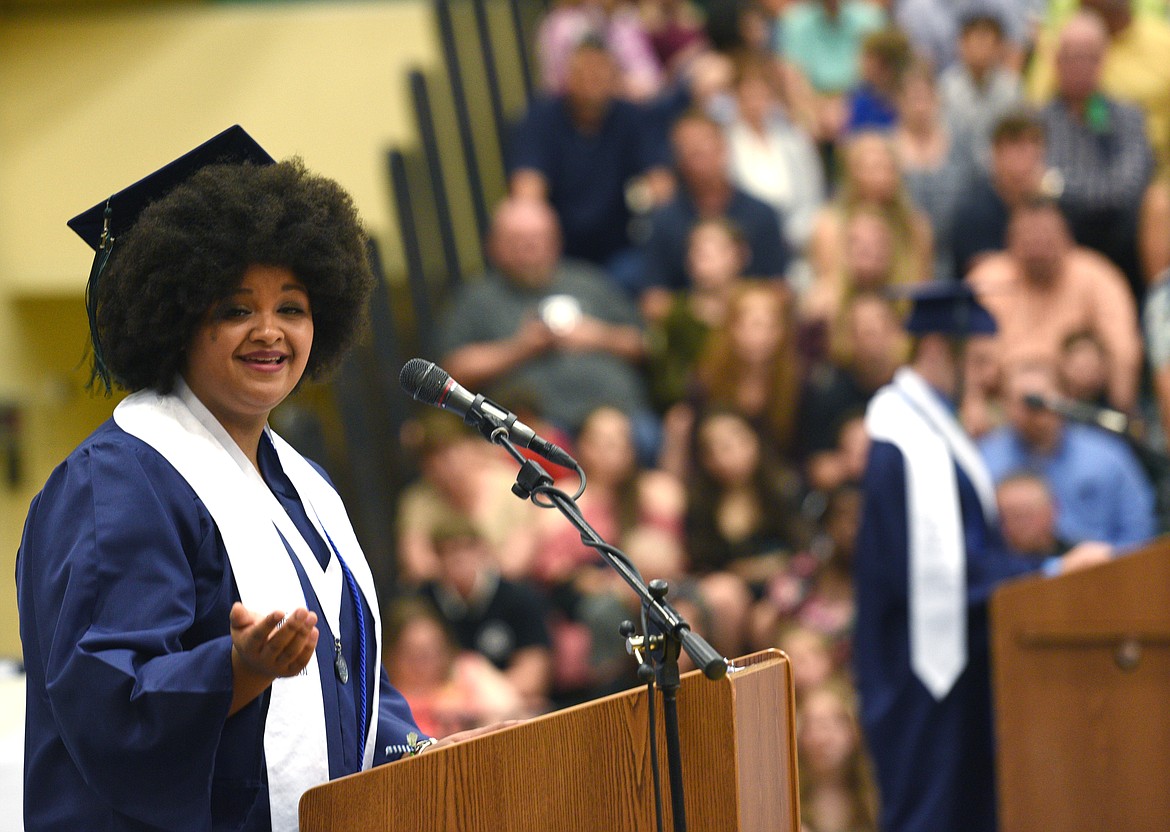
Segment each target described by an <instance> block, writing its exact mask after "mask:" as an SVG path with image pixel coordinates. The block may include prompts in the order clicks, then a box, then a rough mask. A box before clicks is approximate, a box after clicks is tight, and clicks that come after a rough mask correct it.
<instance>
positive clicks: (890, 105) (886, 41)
mask: <svg viewBox="0 0 1170 832" xmlns="http://www.w3.org/2000/svg"><path fill="white" fill-rule="evenodd" d="M913 57H914V53H913V51H912V50H911V48H910V39H909V38H908V37H907V36H906V34H905V33H904V32H903V31H902V30H901V29H898V28H897V27H895V26H890V27H888V28H885V29H879V30H878V31H876V32H870V33H869V34H868V35H866V36H865V40H863V41H862V42H861V83H860V84H859V85H858V86H857V88H856V89H855V90H853V92H852V93H851V94H850V96H849V120H848V121H847V122H846V124H845V130H846V132H854V131H857V130H889V129H892V128H893V127H894V125H896V124H897V122H898V110H897V96H898V91H899V90H900V89H901V85H902V75H903V74H904V73H905V72H906V69H907V68H908V67H909V66H910V62H911V60H912V59H913Z"/></svg>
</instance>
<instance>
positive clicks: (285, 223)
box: [17, 127, 418, 832]
mask: <svg viewBox="0 0 1170 832" xmlns="http://www.w3.org/2000/svg"><path fill="white" fill-rule="evenodd" d="M70 225H71V226H73V227H74V229H75V230H77V231H78V233H80V234H81V235H82V236H83V237H85V238H86V239H87V241H88V242H90V243H91V245H93V246H94V247H95V248H96V249H98V258H97V260H96V261H95V264H94V270H93V272H92V274H91V277H90V285H89V287H88V292H87V301H88V305H89V307H90V314H91V328H92V334H93V355H94V374H95V379H96V380H97V381H99V382H101V383H104V384H105V385H106V387H107V390H108V389H109V383H110V381H111V380H112V381H113V382H114V383H116V384H118V385H119V386H121V387H123V388H126V389H127V390H129V391H131V393H132V395H130V396H129V397H128V398H127V399H126V400H125V401H123V402H122V403H121V404H119V406H118V407H117V409H116V410H115V412H114V416H113V418H112V419H110V420H109V421H107V422H106V423H105V424H103V425H102V426H101V427H99V428H98V429H97V430H96V431H95V432H94V433H93V434H92V435H91V436H90V437H89V438H87V439H86V440H85V441H84V442H82V443H81V445H80V446H78V448H77V449H76V450H74V451H73V453H71V454H70V455H69V457H68V458H67V459H66V460H65V461H64V462H63V463H62V464H61V465H60V466H58V468H57V469H56V470H55V471H54V472H53V473H52V475H51V476H50V478H49V480H48V482H47V483H46V484H45V486H44V489H43V490H42V491H41V493H40V494H39V495H38V496H37V497H36V498H35V499H34V501H33V503H32V506H31V509H30V511H29V515H28V520H27V522H26V525H25V530H24V537H23V540H22V543H21V546H20V551H19V554H18V560H17V594H18V600H19V606H20V632H21V639H22V642H23V645H24V658H25V664H26V667H27V672H28V679H27V685H28V712H27V728H26V745H25V748H26V759H25V800H24V806H25V824H26V828H27V829H28V830H29V832H34V830H48V829H68V830H123V829H126V830H129V829H134V830H144V829H167V830H187V829H191V830H219V829H246V830H269V829H275V830H286V829H295V828H296V825H297V817H296V813H297V801H298V799H299V796H300V794H301V793H302V792H303V791H304V790H305V789H306V788H308V787H310V786H312V785H315V784H317V783H320V782H324V781H325V780H328V779H331V778H335V777H339V776H342V775H345V774H350V773H353V772H357V771H359V770H362V769H365V768H369V767H370V766H372V765H377V764H379V763H381V762H385V761H387V760H392V759H398V758H399V757H401V756H402V755H403V754H404V753H408V752H410V751H412V750H416V749H417V747H418V746H417V744H415V745H413V746H412V743H415V740H416V737H415V736H411V737H410V738H409V739H408V735H411V734H415V732H417V731H418V729H417V726H416V725H415V723H414V720H413V717H412V716H411V714H410V709H409V707H408V706H407V705H406V703H405V701H404V700H403V698H402V697H401V696H400V695H399V694H398V693H397V692H396V691H395V690H393V688H391V687H390V686H389V683H388V682H387V680H386V676H385V673H384V672H383V671H382V670H381V665H380V661H379V656H380V652H381V644H380V636H381V632H380V631H381V624H380V621H379V615H378V606H377V599H376V598H375V595H374V587H373V581H372V578H371V576H370V570H369V567H368V565H367V564H366V562H365V558H364V556H363V555H362V552H361V549H360V547H359V546H358V543H357V540H356V539H355V537H354V533H353V529H352V528H351V526H350V523H349V520H348V518H347V517H346V514H345V510H344V508H343V507H342V505H341V501H340V499H339V498H338V496H337V493H336V492H335V491H334V489H333V487H332V485H331V484H330V482H329V480H328V479H327V478H326V477H325V476H324V474H323V473H322V472H321V471H320V470H319V469H318V468H316V467H315V466H314V465H313V464H312V463H310V462H308V461H307V460H305V459H304V458H303V457H301V456H300V455H299V454H298V453H297V452H296V451H294V450H293V449H292V448H291V447H290V446H289V445H287V443H285V442H284V441H283V440H282V439H281V438H280V437H279V436H277V435H276V434H275V433H273V432H272V431H271V430H270V429H268V427H267V418H268V415H269V413H270V412H271V411H272V409H273V408H274V407H276V406H277V405H278V404H280V402H281V401H282V400H283V399H284V398H285V397H286V396H287V395H288V394H289V393H290V392H292V390H293V389H294V388H295V387H296V386H297V385H298V383H299V382H300V381H301V380H302V378H305V377H317V376H319V375H320V374H321V373H322V372H324V371H325V370H327V369H328V368H329V367H330V366H332V365H333V364H334V363H335V362H336V361H337V360H338V359H339V358H340V357H341V355H342V354H343V352H344V350H345V349H346V348H347V347H348V345H349V344H350V342H351V340H352V339H353V337H354V335H355V333H356V330H357V327H358V323H359V322H360V321H361V320H362V319H363V313H364V309H365V306H366V303H367V301H368V298H369V295H370V291H371V289H372V286H373V277H372V275H371V273H370V271H369V267H368V264H367V259H366V250H365V237H364V235H363V232H362V229H361V226H360V224H359V222H358V218H357V214H356V211H355V209H354V207H353V205H352V202H351V201H350V199H349V197H348V196H347V195H346V194H345V192H344V191H343V190H342V189H341V188H340V187H339V186H338V185H337V184H336V183H334V182H332V181H330V180H327V179H323V178H321V177H318V176H315V175H312V174H310V173H308V172H307V171H306V170H305V169H304V167H303V166H302V165H301V164H300V162H299V161H291V162H283V163H280V164H275V163H273V162H272V159H271V158H270V157H269V156H268V155H267V154H266V153H265V152H264V151H263V150H262V149H261V148H260V147H259V146H258V145H256V144H255V143H254V142H253V141H252V140H251V139H250V138H249V137H248V136H247V134H246V133H244V132H243V131H242V130H240V129H239V128H238V127H236V128H232V129H230V130H228V131H226V132H225V133H223V134H221V135H220V136H217V137H216V138H215V139H213V140H211V141H210V142H208V143H206V144H205V145H202V146H200V147H199V148H196V150H194V151H192V152H191V153H189V154H187V155H186V156H184V157H182V158H180V159H179V160H176V161H175V162H173V163H171V164H170V165H168V166H167V167H165V168H163V169H162V170H160V171H157V172H156V173H154V174H152V175H151V176H149V177H147V178H146V179H145V180H142V181H141V182H139V183H137V184H136V185H134V186H132V187H131V188H129V189H127V190H126V191H123V192H120V193H118V194H115V195H114V196H112V197H110V199H109V200H108V201H106V202H105V203H103V204H101V205H99V206H97V207H96V208H95V209H93V210H91V211H90V212H86V213H85V214H82V215H80V216H79V217H77V218H75V219H74V220H73V221H71V223H70Z"/></svg>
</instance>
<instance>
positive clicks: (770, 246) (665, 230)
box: [644, 110, 789, 289]
mask: <svg viewBox="0 0 1170 832" xmlns="http://www.w3.org/2000/svg"><path fill="white" fill-rule="evenodd" d="M671 146H672V148H673V150H674V164H675V168H676V169H677V172H678V179H679V181H678V188H677V191H676V193H675V196H674V198H673V199H672V200H671V201H670V202H668V203H666V204H665V205H663V206H661V207H660V208H657V209H655V210H654V211H653V212H652V213H651V214H650V216H649V226H650V229H649V234H648V239H647V241H646V248H645V254H646V261H645V282H644V286H646V287H665V288H668V289H683V288H686V285H687V284H686V266H685V252H686V240H687V235H688V234H689V233H690V230H691V228H692V227H693V226H694V225H695V223H696V222H698V221H699V220H700V219H706V218H709V217H724V218H726V219H729V220H731V221H732V222H734V223H735V224H736V225H737V226H739V229H740V231H742V232H743V234H744V237H745V238H746V239H747V244H748V250H749V257H750V259H749V261H748V265H747V269H746V271H747V273H748V274H751V275H756V276H759V277H770V278H780V277H783V276H784V273H785V270H786V269H787V267H788V260H789V250H788V246H787V245H786V244H785V242H784V236H783V234H782V233H781V229H782V228H783V226H782V220H781V218H780V217H779V216H778V215H777V213H776V211H775V210H774V209H773V208H772V207H771V206H769V205H768V204H767V203H765V202H762V201H760V200H758V199H756V198H755V197H753V196H749V195H748V194H747V193H745V192H744V191H742V190H741V189H739V188H738V187H736V185H735V183H734V182H733V180H732V178H731V172H730V168H729V157H728V147H727V139H726V137H725V136H724V134H723V128H722V127H721V126H720V125H719V123H718V122H716V121H714V120H713V119H712V118H710V116H708V115H706V114H704V113H702V112H700V111H697V110H691V111H689V112H687V113H684V114H683V115H682V116H681V117H680V118H679V119H678V120H677V121H676V122H675V123H674V127H673V128H672V129H671Z"/></svg>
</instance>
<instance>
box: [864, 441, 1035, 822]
mask: <svg viewBox="0 0 1170 832" xmlns="http://www.w3.org/2000/svg"><path fill="white" fill-rule="evenodd" d="M955 469H956V471H957V472H958V487H959V503H960V509H961V518H962V523H963V537H964V542H965V544H966V553H967V558H966V566H967V571H966V575H967V656H968V659H967V665H966V667H965V669H964V670H963V672H962V674H961V675H960V676H959V678H958V680H957V681H956V683H955V685H954V687H953V688H952V689H951V690H950V692H949V693H947V695H946V696H945V697H944V698H943V699H942V700H941V701H938V700H935V698H934V696H932V695H931V693H930V692H929V691H928V690H927V689H926V688H925V687H924V686H923V685H922V683H921V682H920V681H919V680H918V678H917V676H915V675H914V672H913V670H912V669H911V667H910V629H909V613H908V598H909V578H908V575H909V573H908V568H909V544H908V528H907V505H906V466H905V460H904V459H903V456H902V452H901V451H899V450H898V448H897V447H896V446H895V445H893V444H891V443H889V442H883V441H875V442H874V443H873V445H872V448H871V451H870V457H869V464H868V467H867V469H866V473H865V484H864V490H865V507H864V512H863V515H862V521H861V528H860V531H859V533H858V539H857V552H856V561H855V567H854V568H855V580H856V599H857V626H856V633H855V636H854V648H853V649H854V665H855V672H856V678H857V686H858V690H859V692H860V695H861V723H862V730H863V732H864V734H865V738H866V742H867V745H868V748H869V751H870V754H871V756H872V759H873V762H874V767H875V769H876V773H877V779H878V787H879V791H880V798H881V822H880V827H881V829H882V830H885V832H992V831H993V830H994V829H995V828H996V802H995V769H994V745H993V725H992V710H991V686H990V669H989V661H988V640H989V635H988V630H987V600H988V598H989V596H990V594H991V591H992V590H993V589H994V588H995V586H996V584H997V583H999V582H1000V581H1002V580H1004V579H1006V578H1011V577H1014V576H1017V575H1022V574H1025V573H1028V572H1030V571H1033V570H1035V569H1036V568H1037V564H1036V562H1034V561H1032V562H1029V561H1028V560H1026V559H1025V558H1022V557H1019V556H1015V555H1012V554H1010V553H1008V552H1007V551H1006V548H1005V547H1004V545H1003V544H1002V540H1001V537H1000V533H999V530H998V528H996V527H995V526H989V525H988V524H987V522H986V520H985V518H984V515H983V510H982V506H981V504H980V502H979V497H978V495H977V494H976V491H975V487H974V486H973V485H972V484H971V481H970V480H969V479H968V478H967V476H966V474H964V473H963V471H962V469H961V468H959V467H958V466H957V465H956V466H955Z"/></svg>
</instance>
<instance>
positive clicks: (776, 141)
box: [727, 55, 825, 252]
mask: <svg viewBox="0 0 1170 832" xmlns="http://www.w3.org/2000/svg"><path fill="white" fill-rule="evenodd" d="M781 73H782V69H781V68H780V67H779V66H778V65H777V64H776V62H775V61H770V60H768V59H766V58H764V57H762V56H758V55H752V56H749V55H744V56H741V57H740V59H739V60H738V61H737V63H736V69H735V82H734V84H735V86H734V89H735V105H736V107H735V118H734V120H733V121H732V122H731V123H730V124H729V125H727V144H728V150H729V154H730V164H731V176H732V179H733V180H734V182H735V184H736V187H738V188H741V189H742V190H743V191H744V192H745V193H748V194H750V195H751V196H754V197H756V198H757V199H759V200H762V201H763V202H766V203H767V204H769V205H771V206H772V208H774V209H775V210H776V213H777V214H778V215H779V217H780V219H781V221H782V223H783V232H784V239H785V241H786V242H787V244H788V247H789V249H790V250H791V251H792V252H802V251H803V250H804V248H805V246H806V245H807V244H808V238H809V235H810V234H811V233H812V224H813V217H815V216H816V212H817V209H818V208H820V207H821V203H822V202H824V200H825V183H824V176H823V175H822V171H821V164H820V158H819V157H818V156H817V150H816V146H815V145H814V144H813V142H812V140H811V139H810V138H809V136H808V134H807V133H806V132H805V131H804V130H803V129H802V128H801V127H800V126H799V125H798V124H796V123H794V122H793V120H792V119H791V117H790V116H789V114H788V113H787V112H786V110H785V106H784V103H783V95H782V89H781V84H782V80H781Z"/></svg>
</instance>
